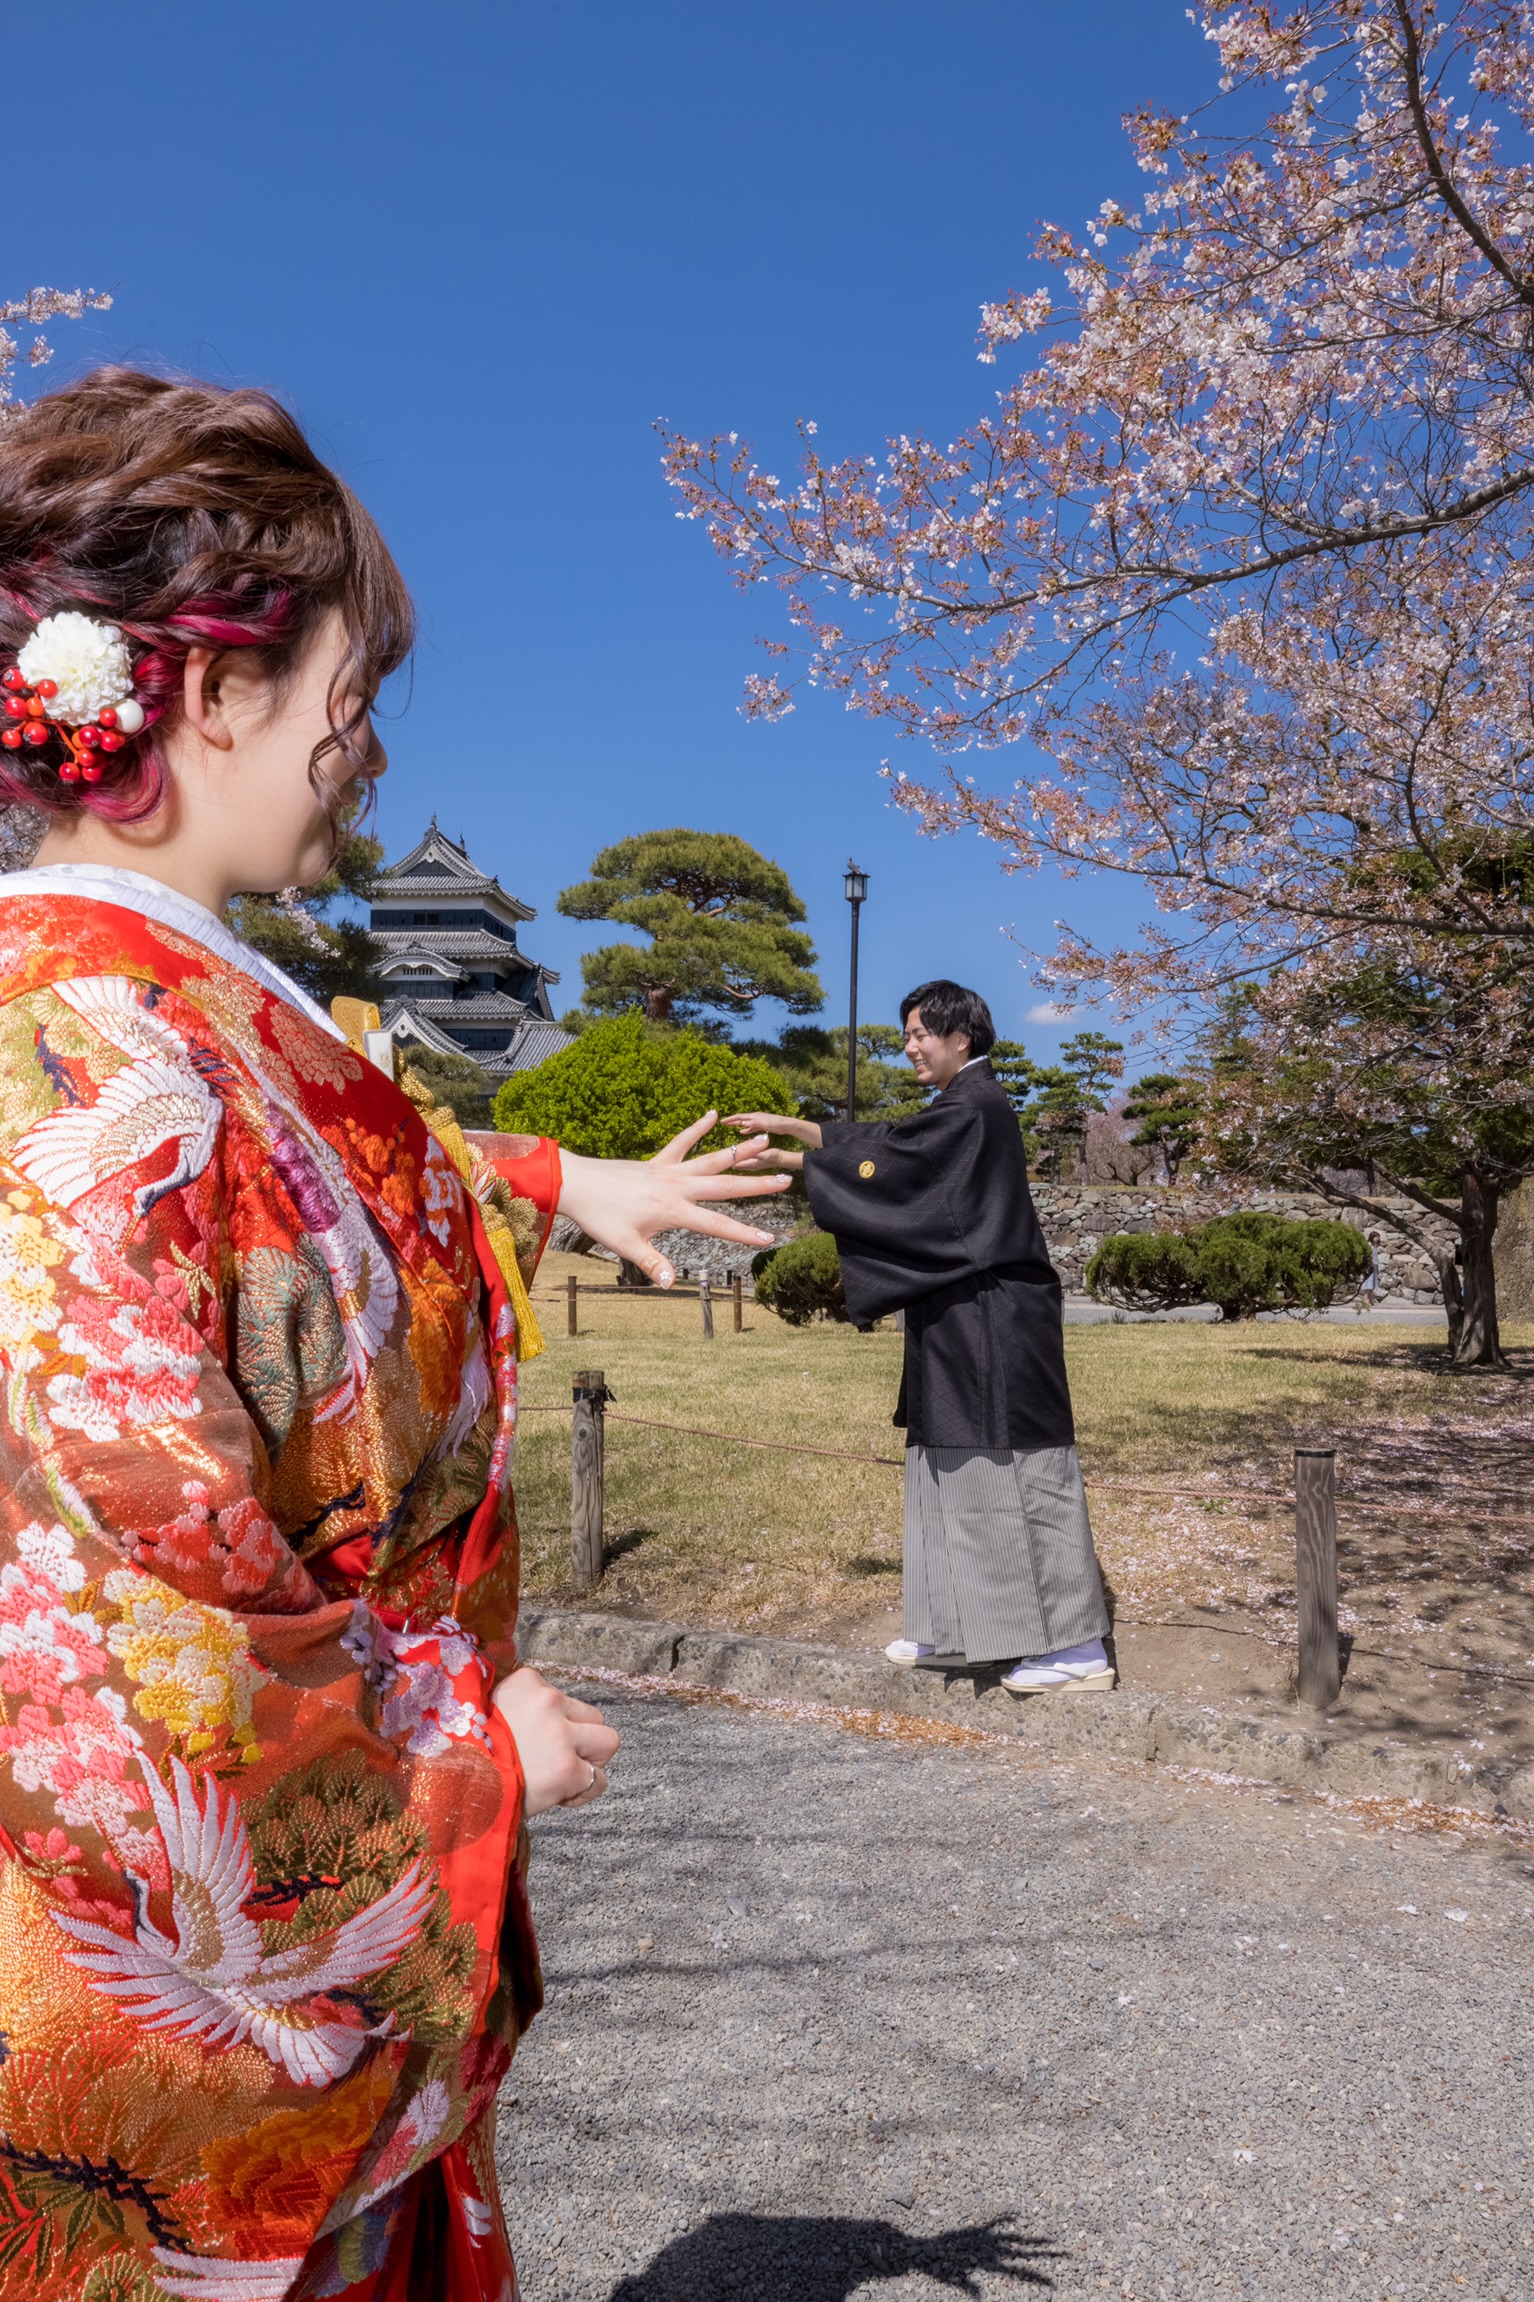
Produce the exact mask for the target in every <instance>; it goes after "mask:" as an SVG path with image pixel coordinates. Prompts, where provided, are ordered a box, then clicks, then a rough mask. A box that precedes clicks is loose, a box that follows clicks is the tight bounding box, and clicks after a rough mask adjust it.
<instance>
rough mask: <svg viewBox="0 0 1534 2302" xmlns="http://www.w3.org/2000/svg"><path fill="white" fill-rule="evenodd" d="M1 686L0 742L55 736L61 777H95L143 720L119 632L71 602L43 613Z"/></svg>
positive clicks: (15, 746) (10, 744)
mask: <svg viewBox="0 0 1534 2302" xmlns="http://www.w3.org/2000/svg"><path fill="white" fill-rule="evenodd" d="M0 689H3V690H4V702H3V704H0V716H3V719H4V726H3V727H0V744H3V745H4V746H5V748H6V750H7V751H19V750H20V749H21V746H22V745H23V744H28V745H35V746H37V747H38V748H41V746H42V745H44V744H46V743H51V742H54V741H57V742H58V743H60V744H61V745H62V746H63V749H64V755H65V756H64V757H63V759H62V760H61V761H60V762H59V781H60V783H80V782H85V783H99V782H100V781H101V778H102V776H103V774H104V773H105V771H106V762H107V760H108V759H110V757H111V755H112V753H113V752H114V751H121V749H122V747H123V745H124V743H125V742H126V741H127V739H128V737H129V736H132V735H137V734H138V732H139V730H140V729H141V728H142V727H143V725H144V707H143V705H142V704H141V703H140V702H139V701H138V699H137V697H136V696H135V695H134V693H133V665H132V662H131V660H130V658H129V655H128V646H127V642H126V641H125V640H124V638H123V635H122V633H121V631H120V630H119V629H118V627H117V625H116V624H115V623H99V622H98V621H97V620H96V618H95V617H94V616H89V615H79V614H77V613H76V612H75V611H74V610H73V609H66V610H65V611H64V612H63V613H62V614H59V615H49V616H44V618H43V620H42V622H41V623H40V624H39V625H38V627H37V629H36V631H35V632H33V634H32V637H31V638H30V639H29V640H28V641H27V643H26V645H25V647H23V648H22V649H21V651H20V653H19V654H18V655H17V658H16V662H15V665H14V667H13V669H11V670H10V671H7V672H5V673H3V674H0Z"/></svg>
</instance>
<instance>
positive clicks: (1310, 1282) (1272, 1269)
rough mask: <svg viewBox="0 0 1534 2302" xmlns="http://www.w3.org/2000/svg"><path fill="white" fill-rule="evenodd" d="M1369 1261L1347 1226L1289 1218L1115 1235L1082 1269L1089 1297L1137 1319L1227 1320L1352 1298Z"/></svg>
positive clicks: (1233, 1218) (1227, 1220)
mask: <svg viewBox="0 0 1534 2302" xmlns="http://www.w3.org/2000/svg"><path fill="white" fill-rule="evenodd" d="M1372 1261H1373V1258H1372V1256H1371V1254H1370V1251H1369V1242H1368V1240H1367V1239H1365V1238H1364V1236H1363V1234H1362V1232H1359V1231H1355V1230H1354V1229H1353V1227H1352V1225H1351V1224H1349V1223H1333V1222H1317V1223H1308V1222H1303V1221H1295V1220H1292V1219H1291V1218H1290V1217H1288V1216H1285V1215H1262V1214H1258V1213H1256V1212H1248V1213H1246V1214H1241V1215H1218V1216H1216V1217H1215V1219H1214V1220H1213V1222H1210V1223H1199V1224H1196V1225H1194V1226H1193V1227H1192V1228H1191V1229H1189V1230H1187V1231H1180V1232H1179V1231H1173V1232H1128V1231H1121V1232H1117V1233H1115V1234H1114V1236H1113V1237H1111V1238H1108V1239H1105V1240H1104V1241H1103V1243H1102V1245H1101V1246H1100V1247H1099V1248H1098V1250H1097V1252H1096V1254H1095V1255H1094V1256H1093V1257H1092V1259H1091V1261H1090V1263H1088V1265H1087V1271H1086V1286H1087V1292H1088V1294H1090V1295H1093V1296H1095V1297H1096V1298H1097V1300H1098V1301H1099V1302H1105V1303H1119V1304H1122V1305H1123V1306H1124V1307H1125V1308H1127V1309H1130V1310H1137V1311H1170V1310H1174V1309H1176V1307H1177V1306H1178V1305H1179V1304H1184V1303H1217V1304H1218V1305H1219V1307H1220V1311H1221V1313H1222V1314H1223V1316H1224V1317H1225V1318H1227V1319H1250V1318H1254V1317H1255V1316H1256V1314H1257V1313H1258V1312H1259V1311H1285V1310H1307V1311H1322V1310H1325V1308H1326V1306H1327V1305H1328V1304H1329V1303H1332V1302H1335V1300H1336V1298H1337V1296H1338V1295H1339V1294H1343V1295H1351V1294H1353V1293H1355V1292H1356V1291H1357V1288H1358V1286H1359V1284H1360V1283H1361V1281H1362V1280H1364V1279H1365V1278H1366V1277H1367V1276H1368V1273H1369V1270H1370V1267H1371V1264H1372Z"/></svg>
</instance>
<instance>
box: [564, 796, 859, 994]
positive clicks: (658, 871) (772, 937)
mask: <svg viewBox="0 0 1534 2302" xmlns="http://www.w3.org/2000/svg"><path fill="white" fill-rule="evenodd" d="M591 870H592V875H591V877H590V878H589V879H586V880H582V881H581V883H580V885H579V886H577V887H567V888H566V889H565V891H564V893H563V894H562V895H561V896H560V898H559V909H560V910H561V911H562V912H563V913H564V915H565V917H566V918H567V919H611V920H615V921H616V922H617V923H618V924H619V925H620V926H622V927H633V928H638V929H639V930H640V932H641V933H642V934H644V935H647V936H648V937H649V938H650V944H649V948H648V949H646V948H644V947H643V946H642V945H639V944H634V943H608V944H604V945H603V946H602V948H601V949H600V950H598V951H592V952H588V953H587V955H586V957H585V958H584V959H583V960H582V962H581V972H582V975H583V976H584V978H585V992H584V1004H585V1006H586V1008H587V1009H588V1010H589V1011H590V1012H591V1013H592V1014H596V1015H619V1014H622V1013H623V1012H624V1011H625V1010H627V1009H630V1008H635V1007H637V1008H639V1009H641V1010H642V1012H643V1013H644V1015H645V1016H646V1017H647V1018H648V1019H649V1020H650V1021H651V1022H652V1023H672V1022H677V1023H680V1022H696V1021H697V1020H698V1018H699V1017H700V1016H701V1015H702V1014H703V1013H704V1012H705V1011H706V1010H707V1009H709V1008H722V1009H724V1010H725V1011H726V1012H727V1013H729V1014H731V1015H734V1016H740V1017H744V1016H746V1015H749V1013H750V1012H751V1009H752V1008H753V1007H754V1005H755V1004H756V1002H757V1000H758V999H781V1000H782V1002H783V1004H784V1005H785V1006H786V1007H787V1008H788V1010H789V1012H790V1013H791V1014H794V1015H809V1014H813V1013H814V1011H815V1009H816V1008H818V1007H819V1006H820V1005H821V1004H822V1000H823V996H824V995H823V993H822V991H821V988H820V983H819V981H818V979H817V978H816V976H815V975H814V974H813V973H812V972H811V970H812V968H813V967H814V964H815V952H814V947H813V945H812V944H811V942H810V938H809V937H808V935H806V934H805V933H804V932H803V930H802V929H800V928H799V927H797V926H796V925H795V924H794V923H795V922H796V921H797V920H801V919H803V917H804V905H803V904H802V903H801V902H800V900H799V898H798V896H797V895H796V894H795V893H794V890H793V887H792V886H791V884H790V882H789V879H788V875H787V873H786V872H784V871H781V870H780V869H779V867H778V866H777V864H775V863H772V862H770V861H769V860H768V858H767V857H766V856H765V855H759V854H758V853H757V850H756V849H755V848H754V847H750V846H748V845H747V843H746V841H745V840H743V839H737V838H735V837H734V835H733V834H732V833H729V832H711V831H686V830H674V831H647V832H642V833H640V834H639V836H638V837H637V838H634V839H620V840H619V841H618V842H617V844H616V845H615V846H613V847H605V848H603V850H602V852H601V854H600V855H599V856H598V857H597V858H596V860H595V862H594V863H593V865H592V867H591Z"/></svg>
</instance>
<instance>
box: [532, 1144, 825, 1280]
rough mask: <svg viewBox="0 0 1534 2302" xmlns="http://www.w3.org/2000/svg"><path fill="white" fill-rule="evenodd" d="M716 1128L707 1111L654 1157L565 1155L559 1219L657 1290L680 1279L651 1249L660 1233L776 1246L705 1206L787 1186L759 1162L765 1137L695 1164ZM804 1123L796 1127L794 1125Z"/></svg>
mask: <svg viewBox="0 0 1534 2302" xmlns="http://www.w3.org/2000/svg"><path fill="white" fill-rule="evenodd" d="M718 1124H719V1114H718V1113H717V1112H716V1111H705V1112H704V1114H703V1116H702V1118H701V1119H695V1120H694V1121H693V1123H692V1125H691V1126H690V1127H684V1128H683V1129H682V1132H681V1134H680V1135H673V1137H672V1138H671V1141H670V1142H669V1143H668V1144H666V1146H665V1148H664V1149H663V1150H660V1151H657V1152H656V1154H655V1156H654V1158H653V1159H586V1158H583V1157H582V1156H581V1155H580V1154H579V1153H578V1152H575V1151H561V1152H560V1155H559V1158H560V1166H561V1168H562V1169H563V1171H564V1182H563V1187H562V1188H561V1190H560V1194H559V1212H560V1214H561V1215H568V1216H569V1218H570V1220H571V1221H572V1222H573V1223H577V1224H579V1226H580V1228H581V1229H582V1230H583V1231H584V1232H585V1233H586V1234H587V1236H588V1237H590V1238H592V1239H596V1240H598V1241H599V1242H600V1243H601V1245H602V1246H604V1247H611V1249H612V1250H613V1253H614V1254H615V1255H621V1256H622V1257H623V1259H624V1261H625V1262H627V1263H637V1264H638V1265H639V1268H640V1269H641V1270H642V1271H643V1272H644V1273H645V1275H646V1277H648V1278H650V1279H653V1280H654V1281H655V1283H656V1285H657V1286H658V1287H669V1286H670V1285H671V1283H672V1280H673V1279H674V1278H675V1276H676V1274H675V1273H674V1272H673V1270H672V1268H671V1265H670V1264H669V1263H668V1262H667V1261H666V1258H665V1256H664V1255H662V1254H661V1252H660V1250H659V1248H657V1247H655V1246H652V1244H651V1241H652V1239H653V1237H654V1235H655V1233H656V1232H657V1231H701V1232H703V1233H704V1234H705V1235H706V1236H707V1237H709V1238H712V1239H736V1240H739V1242H740V1243H741V1245H742V1246H745V1247H771V1246H773V1245H775V1244H776V1239H777V1234H776V1233H775V1232H772V1231H755V1230H752V1229H751V1227H750V1226H749V1225H748V1224H745V1223H738V1222H736V1221H735V1219H734V1217H733V1216H730V1215H726V1214H724V1213H723V1212H722V1211H721V1210H720V1209H719V1208H718V1207H713V1206H708V1205H706V1204H704V1202H706V1201H708V1200H714V1199H760V1198H762V1197H764V1196H771V1195H772V1194H774V1193H776V1192H779V1191H786V1190H787V1188H788V1183H787V1178H786V1177H785V1176H780V1174H779V1173H777V1172H776V1171H771V1170H768V1169H765V1168H760V1167H758V1166H757V1165H756V1164H755V1157H756V1155H757V1154H759V1153H761V1152H763V1151H765V1149H766V1138H765V1137H764V1136H760V1135H759V1136H758V1137H757V1139H756V1140H754V1141H749V1142H745V1143H742V1144H741V1145H740V1146H739V1148H738V1149H727V1150H724V1151H709V1152H706V1153H705V1154H704V1156H703V1157H702V1158H701V1159H689V1158H688V1156H687V1154H688V1152H689V1151H690V1150H691V1149H692V1147H693V1145H694V1144H695V1143H701V1142H702V1140H703V1138H704V1136H705V1135H706V1134H708V1132H709V1130H710V1128H712V1127H717V1125H718ZM729 1124H730V1125H732V1126H733V1125H735V1124H736V1123H735V1121H733V1120H732V1121H730V1122H729ZM801 1124H802V1122H801V1121H798V1120H795V1121H794V1122H793V1125H794V1126H796V1127H797V1126H799V1125H801ZM816 1137H817V1140H818V1138H819V1129H818V1128H817V1130H816Z"/></svg>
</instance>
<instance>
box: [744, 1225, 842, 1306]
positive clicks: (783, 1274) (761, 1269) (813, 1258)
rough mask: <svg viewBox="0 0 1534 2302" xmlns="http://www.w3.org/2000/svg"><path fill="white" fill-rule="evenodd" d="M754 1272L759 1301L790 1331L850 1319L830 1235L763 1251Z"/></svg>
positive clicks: (791, 1241) (818, 1234) (815, 1233)
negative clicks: (823, 1321)
mask: <svg viewBox="0 0 1534 2302" xmlns="http://www.w3.org/2000/svg"><path fill="white" fill-rule="evenodd" d="M751 1272H752V1276H753V1277H754V1278H755V1280H756V1299H757V1301H758V1302H759V1303H765V1304H766V1306H767V1308H768V1310H769V1311H776V1312H777V1314H778V1317H779V1318H780V1319H784V1320H786V1321H787V1323H788V1325H789V1326H790V1327H806V1326H808V1325H809V1322H810V1321H811V1319H841V1320H845V1319H846V1317H847V1299H846V1297H845V1295H844V1294H843V1293H842V1262H841V1257H840V1256H839V1255H838V1254H837V1252H836V1241H835V1240H834V1239H833V1238H832V1236H831V1234H830V1232H829V1231H811V1232H810V1233H809V1234H808V1235H807V1236H806V1237H805V1238H803V1239H789V1240H786V1241H785V1242H784V1244H783V1245H782V1246H781V1247H766V1248H764V1249H763V1250H762V1252H761V1254H760V1255H757V1256H755V1257H753V1259H752V1263H751Z"/></svg>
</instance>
